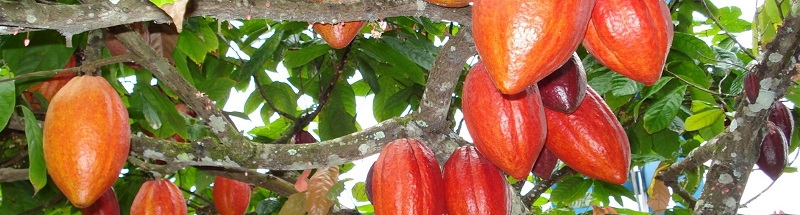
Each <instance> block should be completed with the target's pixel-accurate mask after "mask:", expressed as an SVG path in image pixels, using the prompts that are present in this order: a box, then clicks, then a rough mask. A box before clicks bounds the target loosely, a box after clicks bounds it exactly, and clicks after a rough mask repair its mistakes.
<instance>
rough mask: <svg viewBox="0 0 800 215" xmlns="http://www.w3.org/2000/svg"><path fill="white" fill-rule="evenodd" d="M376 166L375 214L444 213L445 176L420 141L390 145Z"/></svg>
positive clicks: (373, 175) (429, 151)
mask: <svg viewBox="0 0 800 215" xmlns="http://www.w3.org/2000/svg"><path fill="white" fill-rule="evenodd" d="M374 165H375V169H373V173H372V187H371V188H372V189H371V190H372V200H373V201H372V205H373V206H374V207H375V214H384V215H389V214H403V215H414V214H429V215H433V214H436V215H440V214H443V213H444V212H445V209H444V183H443V179H442V172H441V170H440V169H439V164H438V163H437V162H436V158H434V156H433V152H431V150H430V149H428V147H426V146H425V145H423V144H422V143H420V142H419V141H418V140H414V139H398V140H394V141H392V142H390V143H389V144H387V145H386V146H385V147H384V148H383V150H381V154H380V155H379V156H378V160H377V161H375V164H374Z"/></svg>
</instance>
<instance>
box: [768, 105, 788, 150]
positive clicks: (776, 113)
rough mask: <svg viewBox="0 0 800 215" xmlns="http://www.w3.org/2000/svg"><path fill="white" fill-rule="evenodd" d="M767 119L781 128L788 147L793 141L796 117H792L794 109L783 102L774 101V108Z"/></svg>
mask: <svg viewBox="0 0 800 215" xmlns="http://www.w3.org/2000/svg"><path fill="white" fill-rule="evenodd" d="M767 120H769V121H770V122H772V123H775V125H776V126H778V128H780V129H781V131H782V132H783V137H785V138H786V143H787V146H786V148H788V147H789V146H788V143H791V142H792V132H793V130H794V118H793V117H792V111H790V110H789V108H786V105H784V104H783V102H781V101H775V102H773V103H772V110H770V112H769V117H768V118H767Z"/></svg>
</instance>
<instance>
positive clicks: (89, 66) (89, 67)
mask: <svg viewBox="0 0 800 215" xmlns="http://www.w3.org/2000/svg"><path fill="white" fill-rule="evenodd" d="M135 59H136V56H133V55H129V54H125V55H119V56H114V57H110V58H104V59H100V60H97V61H92V62H84V63H83V64H81V66H78V67H71V68H64V69H56V70H47V71H38V72H31V73H27V74H22V75H19V76H16V77H13V78H9V79H2V80H0V83H3V82H6V81H13V80H19V79H23V78H30V77H45V76H54V75H56V74H59V73H65V72H83V73H86V72H87V71H94V70H96V69H98V68H100V67H103V66H108V65H111V64H116V63H123V62H134V61H135Z"/></svg>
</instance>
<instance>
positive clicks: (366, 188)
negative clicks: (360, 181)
mask: <svg viewBox="0 0 800 215" xmlns="http://www.w3.org/2000/svg"><path fill="white" fill-rule="evenodd" d="M374 169H375V164H374V163H373V164H372V166H369V171H368V172H367V180H366V181H364V191H366V192H367V200H369V202H372V172H373V170H374Z"/></svg>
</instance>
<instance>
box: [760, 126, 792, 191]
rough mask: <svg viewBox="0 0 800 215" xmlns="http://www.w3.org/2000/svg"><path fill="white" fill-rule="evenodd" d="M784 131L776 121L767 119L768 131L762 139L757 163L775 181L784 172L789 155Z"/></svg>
mask: <svg viewBox="0 0 800 215" xmlns="http://www.w3.org/2000/svg"><path fill="white" fill-rule="evenodd" d="M788 145H789V144H788V143H787V142H786V138H785V137H784V134H783V131H781V129H780V128H779V127H778V126H777V125H775V124H774V123H772V122H770V121H767V133H766V134H765V135H764V140H762V141H761V151H760V153H759V157H758V161H756V165H758V168H759V169H761V171H763V172H764V174H767V176H769V178H771V179H772V180H773V181H774V180H777V179H778V177H780V176H781V174H783V169H784V168H786V157H788V154H789V152H788V147H787V146H788Z"/></svg>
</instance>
